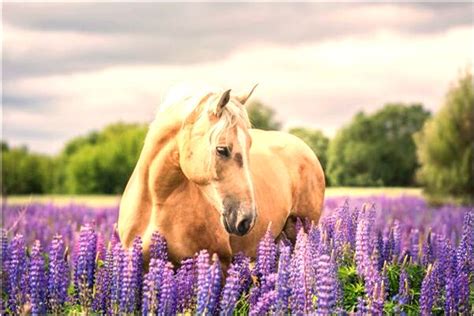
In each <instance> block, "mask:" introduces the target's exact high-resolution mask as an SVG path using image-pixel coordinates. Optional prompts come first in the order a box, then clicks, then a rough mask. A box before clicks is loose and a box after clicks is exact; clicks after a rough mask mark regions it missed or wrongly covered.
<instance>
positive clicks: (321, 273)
mask: <svg viewBox="0 0 474 316" xmlns="http://www.w3.org/2000/svg"><path fill="white" fill-rule="evenodd" d="M324 239H325V238H324ZM327 243H328V242H327V240H321V243H320V245H319V252H318V253H319V260H318V268H317V275H316V294H317V297H318V309H317V313H318V314H320V315H327V314H330V313H331V312H333V311H334V309H335V307H336V300H337V296H336V295H337V292H338V285H337V282H338V280H337V278H336V273H337V272H336V270H337V268H336V262H335V260H334V257H333V256H331V254H330V252H329V247H328V244H327Z"/></svg>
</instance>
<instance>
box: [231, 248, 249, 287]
mask: <svg viewBox="0 0 474 316" xmlns="http://www.w3.org/2000/svg"><path fill="white" fill-rule="evenodd" d="M233 263H234V264H235V265H236V267H239V269H240V271H239V273H240V288H239V292H240V293H243V292H244V291H246V290H248V288H249V286H250V284H251V283H252V276H251V272H250V258H249V257H247V256H246V255H244V254H243V253H241V252H239V253H238V254H236V255H235V256H234V258H233Z"/></svg>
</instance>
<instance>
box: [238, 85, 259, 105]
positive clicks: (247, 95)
mask: <svg viewBox="0 0 474 316" xmlns="http://www.w3.org/2000/svg"><path fill="white" fill-rule="evenodd" d="M257 86H258V83H257V84H256V85H254V86H253V88H252V90H250V92H248V93H244V94H242V95H238V96H236V97H235V98H236V99H237V100H239V102H240V103H242V104H245V102H247V100H248V99H249V98H250V96H251V95H252V93H253V91H254V90H255V88H256V87H257Z"/></svg>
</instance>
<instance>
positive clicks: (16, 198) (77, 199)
mask: <svg viewBox="0 0 474 316" xmlns="http://www.w3.org/2000/svg"><path fill="white" fill-rule="evenodd" d="M381 194H384V195H387V196H400V195H415V196H421V189H420V188H383V187H382V188H380V187H376V188H364V187H335V188H333V187H331V188H327V189H326V197H335V196H348V197H350V196H371V195H381ZM4 200H6V201H7V202H8V203H9V204H28V203H32V202H41V203H54V204H56V205H67V204H70V203H72V202H74V203H79V204H87V205H91V206H113V205H118V203H119V202H120V196H119V195H55V194H46V195H12V196H9V197H8V198H5V197H3V196H2V204H3V203H4Z"/></svg>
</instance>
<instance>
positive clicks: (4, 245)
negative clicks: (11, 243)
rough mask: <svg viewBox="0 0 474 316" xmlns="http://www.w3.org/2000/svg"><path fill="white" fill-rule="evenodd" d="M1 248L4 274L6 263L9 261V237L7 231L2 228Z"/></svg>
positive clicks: (0, 234)
mask: <svg viewBox="0 0 474 316" xmlns="http://www.w3.org/2000/svg"><path fill="white" fill-rule="evenodd" d="M0 239H1V241H0V244H1V245H0V247H1V253H0V256H1V262H2V273H3V272H4V269H5V263H6V262H7V261H8V237H7V231H6V230H5V229H4V228H0Z"/></svg>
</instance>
